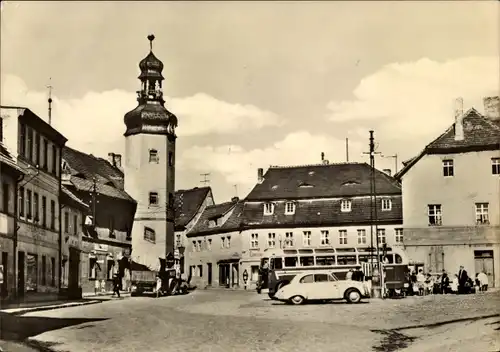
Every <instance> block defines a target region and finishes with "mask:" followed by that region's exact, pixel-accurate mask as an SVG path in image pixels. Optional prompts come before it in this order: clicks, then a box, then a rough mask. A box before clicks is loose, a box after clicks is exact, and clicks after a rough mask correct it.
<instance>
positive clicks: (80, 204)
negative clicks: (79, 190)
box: [61, 186, 89, 208]
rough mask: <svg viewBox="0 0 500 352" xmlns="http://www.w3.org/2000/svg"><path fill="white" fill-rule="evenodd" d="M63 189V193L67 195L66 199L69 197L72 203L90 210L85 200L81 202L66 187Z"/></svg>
mask: <svg viewBox="0 0 500 352" xmlns="http://www.w3.org/2000/svg"><path fill="white" fill-rule="evenodd" d="M61 189H62V191H63V195H65V196H66V197H68V198H69V199H70V200H71V201H73V202H75V203H77V204H78V205H79V206H80V207H83V208H89V206H88V205H87V204H86V203H85V202H83V200H81V199H80V198H78V197H77V196H76V195H75V194H74V193H73V192H71V191H70V190H69V189H68V188H66V187H65V186H62V188H61ZM63 203H64V198H63Z"/></svg>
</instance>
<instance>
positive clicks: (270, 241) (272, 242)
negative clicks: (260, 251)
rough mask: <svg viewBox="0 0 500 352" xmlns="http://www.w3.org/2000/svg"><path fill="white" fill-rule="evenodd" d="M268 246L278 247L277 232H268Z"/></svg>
mask: <svg viewBox="0 0 500 352" xmlns="http://www.w3.org/2000/svg"><path fill="white" fill-rule="evenodd" d="M267 247H268V248H276V234H275V233H268V234H267Z"/></svg>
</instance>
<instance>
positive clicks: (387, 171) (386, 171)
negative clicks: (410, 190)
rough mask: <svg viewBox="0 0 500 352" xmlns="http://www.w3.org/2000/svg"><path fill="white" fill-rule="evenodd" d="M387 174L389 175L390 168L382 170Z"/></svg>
mask: <svg viewBox="0 0 500 352" xmlns="http://www.w3.org/2000/svg"><path fill="white" fill-rule="evenodd" d="M383 171H384V172H385V173H386V174H387V175H389V176H391V169H384V170H383Z"/></svg>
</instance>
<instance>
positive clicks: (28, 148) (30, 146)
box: [26, 127, 33, 161]
mask: <svg viewBox="0 0 500 352" xmlns="http://www.w3.org/2000/svg"><path fill="white" fill-rule="evenodd" d="M27 132H28V133H27V134H28V138H27V140H26V159H28V160H29V161H31V160H32V159H33V130H32V129H31V128H29V127H28V128H27Z"/></svg>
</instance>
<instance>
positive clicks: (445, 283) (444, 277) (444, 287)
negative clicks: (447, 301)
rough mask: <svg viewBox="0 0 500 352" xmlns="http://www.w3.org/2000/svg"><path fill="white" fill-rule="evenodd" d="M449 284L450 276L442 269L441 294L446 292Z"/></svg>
mask: <svg viewBox="0 0 500 352" xmlns="http://www.w3.org/2000/svg"><path fill="white" fill-rule="evenodd" d="M449 285H450V278H449V277H448V274H447V273H446V270H444V269H443V274H442V275H441V294H443V295H444V294H446V293H448V286H449Z"/></svg>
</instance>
